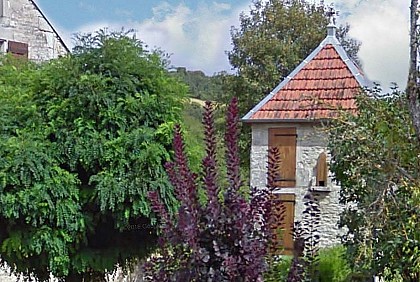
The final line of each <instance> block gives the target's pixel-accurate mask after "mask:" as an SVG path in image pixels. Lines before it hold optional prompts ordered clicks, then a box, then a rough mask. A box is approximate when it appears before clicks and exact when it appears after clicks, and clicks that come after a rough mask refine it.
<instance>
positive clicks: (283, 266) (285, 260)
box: [264, 256, 292, 282]
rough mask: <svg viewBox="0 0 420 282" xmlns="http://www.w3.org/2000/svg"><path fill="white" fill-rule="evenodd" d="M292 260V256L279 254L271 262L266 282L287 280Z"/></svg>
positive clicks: (266, 274)
mask: <svg viewBox="0 0 420 282" xmlns="http://www.w3.org/2000/svg"><path fill="white" fill-rule="evenodd" d="M291 262H292V257H291V256H279V257H277V258H274V259H273V260H272V261H271V262H269V264H270V265H269V269H268V270H267V272H266V273H265V275H264V281H266V282H279V281H286V280H287V275H288V273H289V269H290V265H291Z"/></svg>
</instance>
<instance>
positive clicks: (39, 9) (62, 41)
mask: <svg viewBox="0 0 420 282" xmlns="http://www.w3.org/2000/svg"><path fill="white" fill-rule="evenodd" d="M29 1H30V2H31V3H32V4H33V5H34V6H35V8H36V9H37V10H38V12H39V13H40V14H41V16H42V17H43V18H44V19H45V21H46V22H47V23H48V25H49V26H50V27H51V29H52V30H53V32H54V33H55V35H56V36H57V38H58V40H59V41H60V43H61V44H62V45H63V46H64V48H65V49H66V51H67V52H68V53H70V49H69V48H68V47H67V45H66V43H65V42H64V40H63V39H62V38H61V36H60V34H59V33H58V32H57V30H56V29H55V28H54V26H53V25H52V24H51V22H50V21H49V20H48V18H47V17H46V16H45V14H44V12H42V10H41V8H39V6H38V5H37V4H36V3H35V1H33V0H29Z"/></svg>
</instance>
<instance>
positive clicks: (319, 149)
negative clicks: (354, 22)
mask: <svg viewBox="0 0 420 282" xmlns="http://www.w3.org/2000/svg"><path fill="white" fill-rule="evenodd" d="M327 29H328V30H327V36H326V38H325V39H324V40H323V41H322V42H321V44H320V45H319V46H318V47H317V48H316V49H315V50H314V51H313V52H312V53H311V54H310V55H309V56H308V57H307V58H306V59H305V60H304V61H303V62H302V63H301V64H300V65H299V66H298V67H297V68H296V69H295V70H294V71H293V72H292V73H290V75H289V76H287V77H286V78H285V79H284V80H283V81H282V82H281V83H280V84H279V85H278V86H277V87H276V88H275V89H274V90H273V91H272V92H271V93H270V94H269V95H267V96H266V97H265V98H264V99H263V100H262V101H261V102H260V103H259V104H258V105H256V106H255V107H254V108H253V109H252V110H251V111H250V112H248V113H247V114H246V115H245V116H244V117H243V119H242V121H243V122H245V123H248V124H249V125H250V126H251V129H252V147H251V185H252V186H254V187H264V186H266V183H267V161H268V149H269V147H272V146H273V147H277V148H279V151H280V155H281V162H280V163H279V167H280V168H279V171H278V172H279V177H277V178H276V179H275V185H276V187H277V188H276V191H275V194H276V196H277V197H279V198H280V200H281V201H282V202H283V203H284V205H285V207H286V216H285V223H284V226H283V228H284V232H283V233H282V234H283V235H282V236H283V239H282V240H283V247H284V249H285V253H291V252H292V250H293V237H292V235H291V234H290V230H291V226H292V224H293V222H296V221H300V220H301V219H302V212H303V210H304V209H305V206H304V196H305V195H311V196H313V197H314V198H315V199H317V200H318V203H319V207H320V210H321V223H320V229H319V232H320V235H321V237H320V245H321V247H325V246H329V245H333V244H337V243H339V242H340V240H339V238H338V235H339V233H340V231H339V229H338V227H337V221H338V220H339V214H340V211H341V207H340V204H339V200H338V197H339V190H340V187H339V186H337V185H336V183H334V181H333V180H332V178H331V175H330V173H329V172H328V159H329V156H328V151H327V137H326V133H325V132H323V131H322V130H321V125H322V123H323V122H325V121H328V120H329V119H331V118H334V116H336V114H337V109H343V110H348V111H355V110H356V104H355V96H356V95H357V94H358V93H359V92H360V90H361V88H362V87H364V86H367V85H368V80H367V79H366V78H365V77H364V75H363V73H362V72H361V70H360V68H359V67H358V66H357V65H356V64H355V63H354V62H353V61H352V60H351V59H350V58H349V57H348V55H347V54H346V52H345V51H344V49H343V47H342V46H341V45H340V43H339V41H338V40H337V38H336V27H335V25H334V24H333V23H331V24H330V25H329V26H328V28H327Z"/></svg>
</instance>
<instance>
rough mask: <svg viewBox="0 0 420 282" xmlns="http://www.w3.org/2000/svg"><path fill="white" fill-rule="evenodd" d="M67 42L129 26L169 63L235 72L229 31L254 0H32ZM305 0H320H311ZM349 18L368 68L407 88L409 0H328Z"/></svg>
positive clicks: (377, 78) (376, 77) (379, 78)
mask: <svg viewBox="0 0 420 282" xmlns="http://www.w3.org/2000/svg"><path fill="white" fill-rule="evenodd" d="M35 2H36V3H37V4H38V5H39V6H40V8H41V10H42V11H43V12H44V13H45V14H46V16H47V17H48V19H49V20H50V22H52V24H53V25H54V27H55V28H56V30H57V31H58V32H59V34H60V36H61V37H62V38H63V39H64V41H65V42H66V43H67V45H68V46H69V47H71V46H72V39H71V38H72V35H73V34H75V33H80V32H81V33H87V32H93V31H95V30H98V29H100V28H105V27H106V28H108V29H110V30H114V31H115V30H116V31H119V30H121V28H124V29H125V30H128V29H133V30H134V31H135V32H136V34H137V38H139V39H141V40H142V41H143V42H144V43H145V44H147V45H148V46H149V47H150V48H160V49H162V50H163V51H164V52H166V53H168V54H170V55H171V62H172V64H173V65H174V66H184V67H187V69H190V70H202V71H204V72H205V73H206V74H207V75H212V74H214V73H217V72H219V71H223V70H224V71H228V72H232V69H231V66H230V65H229V62H228V59H227V55H226V51H229V50H231V49H232V45H231V40H230V29H231V27H232V26H235V27H238V26H239V15H240V14H241V13H242V12H243V13H247V12H249V10H250V6H251V5H252V0H166V1H160V0H60V1H57V0H35ZM308 2H311V3H312V2H319V1H316V0H308ZM324 2H325V3H326V4H328V5H329V4H331V3H332V2H334V4H335V8H336V9H337V10H338V11H339V15H340V16H339V17H338V19H337V22H338V24H343V23H346V22H347V23H349V24H350V26H351V28H350V32H349V34H350V36H351V37H353V38H355V39H357V40H359V41H360V42H361V43H362V46H361V49H360V52H359V57H360V59H361V61H362V67H363V70H364V72H365V74H366V75H367V76H368V78H369V79H370V80H371V81H374V82H378V83H380V84H381V85H382V87H383V88H384V89H388V88H389V87H390V85H391V83H393V82H395V83H397V84H398V85H399V86H400V88H401V89H403V88H405V85H406V80H407V75H408V54H409V50H408V46H409V5H410V3H409V2H410V1H409V0H335V1H333V0H325V1H324Z"/></svg>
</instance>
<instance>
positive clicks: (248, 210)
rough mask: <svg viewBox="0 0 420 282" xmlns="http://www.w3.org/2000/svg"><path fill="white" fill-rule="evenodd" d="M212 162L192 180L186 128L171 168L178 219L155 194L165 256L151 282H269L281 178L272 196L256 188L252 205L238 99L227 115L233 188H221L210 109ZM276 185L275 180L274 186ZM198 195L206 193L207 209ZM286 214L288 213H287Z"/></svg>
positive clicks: (150, 266) (208, 108) (207, 125)
mask: <svg viewBox="0 0 420 282" xmlns="http://www.w3.org/2000/svg"><path fill="white" fill-rule="evenodd" d="M203 124H204V129H205V131H204V132H205V134H204V135H205V137H204V139H205V144H206V156H205V158H204V159H203V163H202V175H200V176H198V175H195V174H194V173H192V172H191V170H190V169H189V167H188V160H187V158H186V155H185V146H184V142H183V139H182V136H181V130H180V127H179V126H178V127H176V129H175V136H174V141H173V146H174V152H175V157H174V160H173V162H170V163H168V164H167V165H166V170H167V173H168V176H169V179H170V181H171V183H172V185H173V187H174V190H175V195H176V197H177V199H178V201H179V204H180V207H179V210H178V212H177V213H176V214H175V215H174V216H173V217H171V216H170V214H169V213H168V212H167V210H166V209H165V205H164V204H163V202H162V199H161V198H160V197H159V195H158V192H150V193H149V199H150V201H151V202H152V209H153V211H154V212H155V213H156V214H158V216H159V217H160V238H159V249H158V251H157V253H156V254H155V255H153V256H152V257H151V258H150V259H149V260H148V261H147V262H146V263H145V265H144V270H145V278H146V280H147V281H262V280H263V273H264V271H265V270H266V269H267V261H266V258H267V256H268V255H269V250H270V248H271V249H272V248H275V247H274V244H275V243H274V241H273V240H272V239H273V238H275V233H276V228H273V226H279V225H278V222H279V220H281V217H282V213H279V217H280V218H274V217H273V216H272V205H273V202H272V201H271V193H272V189H274V185H272V183H274V181H271V180H270V179H271V178H272V177H274V173H273V174H271V173H269V176H268V177H269V178H268V186H267V187H266V188H258V189H257V188H251V189H250V197H249V200H247V199H246V198H245V197H244V196H243V195H242V194H241V193H240V191H239V189H240V187H241V186H242V183H241V180H240V173H239V164H240V160H239V153H238V134H239V130H238V105H237V99H236V98H234V99H233V100H232V101H231V103H230V105H229V107H228V110H227V123H226V134H225V144H226V169H227V180H228V181H227V183H228V187H223V189H222V188H221V187H220V186H219V184H218V183H219V182H218V181H217V179H218V177H219V175H218V166H217V160H216V134H215V128H214V117H213V107H212V105H211V103H209V102H207V103H206V105H205V113H204V117H203ZM269 155H270V156H271V157H270V158H269V164H268V168H269V171H270V170H272V171H278V167H277V164H278V158H279V154H278V151H276V150H275V149H273V152H272V153H271V154H269ZM270 177H271V178H270ZM198 187H203V188H204V190H205V191H206V195H207V201H206V203H205V204H200V202H199V200H198V194H197V190H198ZM280 210H281V209H280Z"/></svg>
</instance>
